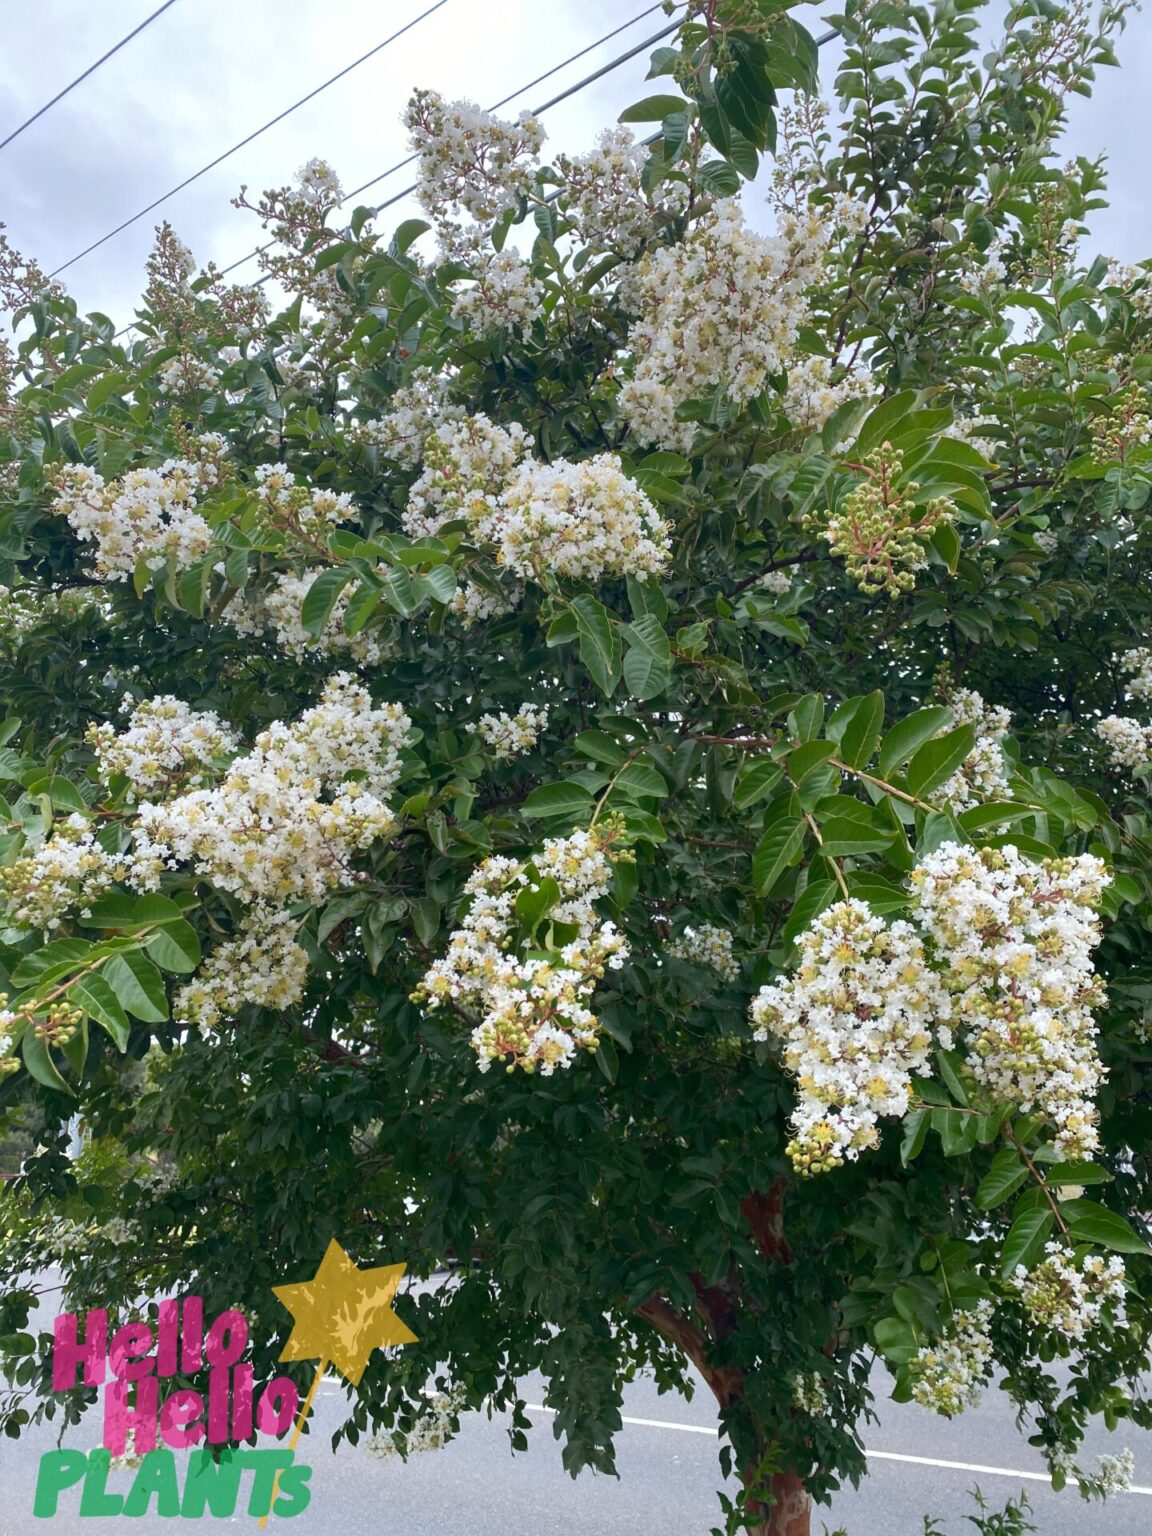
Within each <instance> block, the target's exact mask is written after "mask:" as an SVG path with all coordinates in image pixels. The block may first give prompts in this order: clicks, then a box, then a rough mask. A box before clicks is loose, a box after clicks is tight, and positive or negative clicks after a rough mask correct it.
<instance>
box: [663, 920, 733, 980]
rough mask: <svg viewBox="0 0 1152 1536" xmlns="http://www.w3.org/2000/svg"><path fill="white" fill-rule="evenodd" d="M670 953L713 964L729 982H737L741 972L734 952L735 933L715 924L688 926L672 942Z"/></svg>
mask: <svg viewBox="0 0 1152 1536" xmlns="http://www.w3.org/2000/svg"><path fill="white" fill-rule="evenodd" d="M668 953H669V954H670V955H672V956H673V957H674V958H675V959H677V960H686V961H688V963H689V964H690V965H707V966H710V967H711V969H712V970H714V971H717V972H719V974H720V976H721V977H722V978H723V979H724V980H725V981H735V980H736V979H737V978H738V977H739V975H740V962H739V961H738V960H737V959H736V957H735V955H734V954H733V953H732V935H731V934H730V933H729V932H728V931H727V929H725V928H717V927H715V926H714V925H713V924H712V923H701V924H700V927H699V928H685V929H684V932H683V933H682V934H681V935H680V937H679V938H677V939H673V941H672V942H671V944H669V946H668Z"/></svg>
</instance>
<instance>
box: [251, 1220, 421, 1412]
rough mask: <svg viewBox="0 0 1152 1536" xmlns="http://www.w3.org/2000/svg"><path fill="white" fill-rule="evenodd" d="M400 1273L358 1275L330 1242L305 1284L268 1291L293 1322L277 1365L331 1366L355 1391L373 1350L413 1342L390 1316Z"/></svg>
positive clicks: (384, 1270) (394, 1269)
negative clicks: (308, 1363) (295, 1362)
mask: <svg viewBox="0 0 1152 1536" xmlns="http://www.w3.org/2000/svg"><path fill="white" fill-rule="evenodd" d="M404 1269H405V1266H404V1265H403V1264H384V1265H381V1266H380V1267H379V1268H377V1269H359V1268H357V1266H356V1265H355V1264H354V1263H353V1262H352V1260H351V1259H350V1258H349V1257H348V1255H347V1254H346V1253H345V1252H344V1250H343V1248H341V1246H340V1244H339V1243H338V1242H337V1241H336V1239H335V1238H333V1239H332V1241H331V1242H330V1243H329V1244H328V1251H327V1252H326V1253H325V1255H324V1257H323V1259H322V1260H321V1261H320V1268H319V1269H318V1270H317V1271H316V1273H315V1275H314V1276H313V1277H312V1279H311V1280H304V1281H301V1282H300V1283H299V1284H298V1285H274V1286H273V1287H272V1292H273V1295H275V1296H277V1297H278V1298H279V1299H280V1301H282V1302H283V1304H284V1305H285V1307H287V1309H288V1311H289V1312H291V1314H292V1319H293V1328H292V1333H291V1335H290V1336H289V1339H288V1342H287V1344H285V1346H284V1348H283V1350H282V1351H281V1352H280V1358H281V1360H315V1359H317V1358H319V1359H320V1360H321V1361H326V1360H331V1362H332V1363H333V1365H335V1366H336V1368H337V1370H338V1371H340V1373H341V1374H342V1375H343V1376H345V1377H346V1378H347V1379H348V1381H350V1382H351V1383H352V1385H353V1386H354V1387H355V1386H358V1385H359V1384H360V1378H361V1376H363V1374H364V1369H365V1367H366V1366H367V1364H368V1357H369V1355H371V1353H372V1351H373V1350H374V1349H383V1348H385V1347H386V1346H388V1345H390V1344H414V1343H415V1342H416V1335H415V1334H414V1333H413V1332H412V1330H411V1329H410V1328H408V1327H407V1326H406V1325H405V1324H404V1323H402V1322H401V1320H400V1319H399V1318H398V1317H397V1316H396V1314H395V1312H393V1310H392V1298H393V1297H394V1296H395V1294H396V1288H397V1286H398V1285H399V1284H400V1280H401V1277H402V1276H403V1274H404Z"/></svg>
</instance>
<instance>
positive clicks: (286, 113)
mask: <svg viewBox="0 0 1152 1536" xmlns="http://www.w3.org/2000/svg"><path fill="white" fill-rule="evenodd" d="M172 3H174V0H169V4H172ZM447 4H448V0H436V3H435V4H434V5H430V6H428V7H427V9H425V10H423V11H421V12H420V14H419V16H414V17H413V18H412V20H411V21H409V22H407V23H406V24H405V25H404V26H402V27H401V28H400V29H399V31H397V32H393V33H392V35H391V37H386V38H385V39H384V41H383V42H382V43H377V44H376V46H375V48H370V49H369V50H368V52H367V53H362V54H361V55H360V57H359V58H358V59H353V60H352V63H351V64H346V65H345V66H344V68H343V69H342V70H340V71H339V72H338V73H337V74H335V75H332V76H331V77H330V78H329V79H327V80H325V81H324V83H323V84H322V85H318V86H317V87H316V88H315V90H312V91H309V92H308V94H307V96H301V98H300V100H299V101H294V102H293V103H292V105H291V106H290V107H285V108H284V110H283V112H278V113H277V114H276V116H275V117H273V118H269V120H268V121H267V122H266V123H264V124H262V125H261V126H260V127H259V128H257V129H256V130H255V131H254V132H252V133H250V134H248V136H247V137H246V138H243V139H241V140H240V141H239V142H238V143H236V144H233V145H232V147H231V149H226V150H224V152H223V153H222V154H219V155H217V156H216V158H215V160H209V162H208V164H207V165H202V166H201V167H200V169H199V170H198V171H193V173H192V175H191V176H186V177H185V178H184V180H183V181H181V182H178V183H177V184H176V186H174V187H171V188H169V190H168V191H167V192H165V193H163V194H162V195H161V196H160V197H157V198H154V199H153V201H152V202H150V203H149V204H148V205H147V206H146V207H144V208H141V209H140V211H139V212H138V213H134V214H133V215H132V217H131V218H129V219H125V220H124V222H123V223H122V224H117V226H116V228H115V229H110V230H109V231H108V233H107V234H106V235H101V236H100V238H99V240H93V242H92V244H91V245H86V246H85V247H84V249H83V250H82V251H77V253H76V255H75V256H70V257H69V258H68V260H67V261H65V262H63V263H62V264H61V265H60V266H58V267H57V268H56V270H55V271H54V272H49V274H48V276H49V277H59V275H60V273H61V272H66V271H67V270H68V268H69V267H74V266H75V265H76V263H77V262H78V261H83V259H84V257H85V256H90V255H91V254H92V252H93V251H98V250H99V249H100V247H101V246H102V245H107V243H108V241H109V240H114V239H115V238H116V236H117V235H119V234H122V233H123V231H124V230H126V229H130V228H131V227H132V225H133V224H136V223H138V222H139V221H140V220H141V219H143V218H145V217H146V216H147V215H148V214H150V213H151V212H152V211H153V209H155V208H159V207H160V205H161V203H166V202H167V201H168V199H169V198H170V197H175V196H176V194H177V192H183V190H184V188H185V187H190V186H191V185H192V183H193V182H194V181H199V180H200V178H201V176H206V175H207V174H208V172H209V171H213V170H215V169H216V167H217V166H218V165H221V164H223V162H224V161H225V160H227V159H229V158H230V157H231V156H232V155H234V154H236V152H237V151H238V150H241V149H243V148H244V147H245V146H246V145H248V144H251V143H252V142H253V141H254V140H255V139H258V138H259V137H260V135H261V134H263V133H267V132H268V130H269V128H275V126H276V124H277V123H282V122H283V121H284V119H285V118H286V117H290V116H291V115H292V113H293V112H295V111H297V110H298V109H299V108H300V107H302V106H305V105H306V104H307V103H308V102H310V101H313V100H314V99H315V98H316V97H317V96H319V95H320V94H321V92H322V91H326V90H327V89H328V87H329V86H330V85H335V84H336V82H337V80H343V78H344V76H345V75H348V74H351V73H352V71H353V70H354V69H358V68H359V67H360V65H361V64H366V63H367V61H368V60H369V59H371V58H374V57H375V56H376V54H378V53H380V52H381V51H382V50H383V49H384V48H387V47H388V46H389V44H391V43H394V42H395V41H396V40H397V38H401V37H403V36H404V34H405V32H410V31H411V30H412V28H413V27H415V26H418V25H419V23H420V22H422V21H423V20H424V19H425V18H426V17H428V16H431V15H432V13H433V12H434V11H438V10H440V9H441V7H442V6H445V5H447ZM2 147H3V146H2V145H0V148H2Z"/></svg>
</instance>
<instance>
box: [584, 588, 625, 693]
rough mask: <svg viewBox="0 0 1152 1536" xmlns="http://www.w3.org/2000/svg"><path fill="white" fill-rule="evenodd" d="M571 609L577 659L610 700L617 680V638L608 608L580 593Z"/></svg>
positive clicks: (618, 665) (619, 647)
mask: <svg viewBox="0 0 1152 1536" xmlns="http://www.w3.org/2000/svg"><path fill="white" fill-rule="evenodd" d="M572 610H573V612H574V613H575V615H576V629H577V632H578V634H579V638H580V660H581V661H582V662H583V663H584V665H585V667H587V669H588V671H589V673H590V674H591V677H592V680H593V682H594V683H595V684H596V686H597V687H598V688H599V689H600V692H601V693H603V694H604V695H605V696H606V697H610V696H611V694H612V693H613V691H614V690H615V687H616V684H617V683H618V682H619V681H620V658H621V652H622V649H623V647H622V646H621V644H620V636H619V635H618V634H617V632H616V628H615V626H614V625H613V623H612V620H611V618H610V617H609V614H608V610H607V608H605V606H604V604H603V603H601V602H597V600H596V599H595V598H594V597H590V596H588V595H587V594H582V595H581V596H580V597H576V598H573V600H572Z"/></svg>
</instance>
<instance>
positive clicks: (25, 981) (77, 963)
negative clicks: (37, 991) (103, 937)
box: [10, 939, 95, 988]
mask: <svg viewBox="0 0 1152 1536" xmlns="http://www.w3.org/2000/svg"><path fill="white" fill-rule="evenodd" d="M94 948H95V946H94V945H93V944H90V943H89V941H88V940H87V939H54V940H53V941H52V943H51V944H45V946H44V948H43V949H38V950H36V951H35V953H34V954H31V955H25V956H24V958H23V960H21V962H20V964H19V965H18V966H17V967H16V969H15V970H14V971H13V972H12V975H11V978H10V980H11V982H12V985H13V986H14V987H17V988H23V987H34V986H37V985H38V984H39V983H41V982H49V981H55V980H56V979H57V977H60V976H66V975H67V974H68V972H69V971H78V970H80V969H81V968H82V967H83V965H84V963H85V961H86V960H87V959H88V958H89V957H90V955H91V954H92V950H93V949H94Z"/></svg>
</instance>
